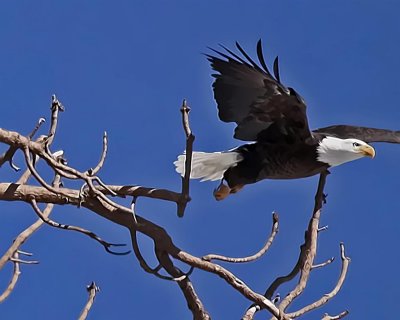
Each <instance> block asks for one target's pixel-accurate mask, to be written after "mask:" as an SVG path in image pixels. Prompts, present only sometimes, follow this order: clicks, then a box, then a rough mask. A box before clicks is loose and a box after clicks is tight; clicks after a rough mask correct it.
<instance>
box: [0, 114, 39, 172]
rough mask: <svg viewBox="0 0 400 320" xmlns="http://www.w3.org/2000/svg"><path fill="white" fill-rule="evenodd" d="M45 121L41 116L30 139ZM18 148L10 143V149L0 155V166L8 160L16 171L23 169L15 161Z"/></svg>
mask: <svg viewBox="0 0 400 320" xmlns="http://www.w3.org/2000/svg"><path fill="white" fill-rule="evenodd" d="M44 122H45V120H44V118H40V119H39V121H38V122H37V123H36V125H35V128H34V129H33V130H32V132H31V133H30V134H29V135H28V138H29V139H32V138H33V136H34V135H35V133H36V132H37V130H39V128H40V126H41V125H42V124H43V123H44ZM17 150H18V147H17V146H15V145H10V147H9V148H8V150H7V151H6V152H4V153H3V154H2V155H1V156H0V168H1V166H2V165H3V164H4V163H5V162H7V161H8V163H9V164H10V166H11V168H13V169H14V171H17V172H18V171H19V170H21V169H20V168H18V167H17V166H16V165H15V164H14V162H13V157H14V154H15V152H16V151H17Z"/></svg>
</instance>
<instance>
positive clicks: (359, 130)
mask: <svg viewBox="0 0 400 320" xmlns="http://www.w3.org/2000/svg"><path fill="white" fill-rule="evenodd" d="M313 132H316V133H321V134H325V135H332V136H335V137H338V138H341V139H348V138H355V139H360V140H362V141H365V142H367V143H369V142H389V143H400V131H394V130H386V129H377V128H368V127H358V126H350V125H334V126H329V127H326V128H320V129H317V130H314V131H313Z"/></svg>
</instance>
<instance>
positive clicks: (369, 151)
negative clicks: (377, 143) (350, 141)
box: [359, 145, 375, 158]
mask: <svg viewBox="0 0 400 320" xmlns="http://www.w3.org/2000/svg"><path fill="white" fill-rule="evenodd" d="M359 150H360V153H362V154H363V155H364V156H367V157H371V158H373V157H375V149H374V148H372V147H371V146H370V145H365V146H361V147H360V149H359Z"/></svg>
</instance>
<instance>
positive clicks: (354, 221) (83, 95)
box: [0, 0, 400, 320]
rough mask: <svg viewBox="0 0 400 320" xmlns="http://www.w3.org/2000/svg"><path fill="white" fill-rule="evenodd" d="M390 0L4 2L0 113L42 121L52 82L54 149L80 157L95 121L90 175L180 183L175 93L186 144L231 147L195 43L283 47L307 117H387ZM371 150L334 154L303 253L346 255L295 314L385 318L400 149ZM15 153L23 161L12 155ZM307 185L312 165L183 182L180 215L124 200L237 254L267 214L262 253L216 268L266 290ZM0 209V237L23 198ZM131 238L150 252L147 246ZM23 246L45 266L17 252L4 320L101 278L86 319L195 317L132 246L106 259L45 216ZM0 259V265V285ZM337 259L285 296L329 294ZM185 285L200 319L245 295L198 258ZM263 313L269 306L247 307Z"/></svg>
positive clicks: (233, 308) (399, 32) (28, 217)
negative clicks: (258, 177) (227, 185)
mask: <svg viewBox="0 0 400 320" xmlns="http://www.w3.org/2000/svg"><path fill="white" fill-rule="evenodd" d="M399 9H400V4H399V3H398V2H397V1H387V0H385V1H334V2H333V1H329V2H328V1H311V0H310V1H280V2H279V3H278V2H276V1H248V2H239V1H237V2H232V1H202V2H197V1H173V0H171V1H113V2H110V1H63V2H62V1H40V0H38V1H34V2H32V1H18V2H11V1H8V2H2V3H1V4H0V44H1V50H0V110H1V115H2V116H1V122H0V126H1V127H2V128H7V129H11V130H17V131H20V132H22V133H28V132H29V131H30V130H31V128H32V127H33V125H34V123H35V121H36V120H37V119H38V118H39V117H42V116H45V117H47V118H48V116H49V105H50V97H51V94H53V93H56V94H57V96H58V98H59V99H60V100H61V101H62V102H63V104H64V105H65V107H66V112H64V113H63V114H62V115H61V116H60V125H59V129H58V132H57V137H56V141H55V143H54V144H53V145H54V148H55V149H59V148H62V149H64V150H65V152H66V157H67V158H68V160H69V163H70V164H71V165H73V166H76V167H77V168H78V169H81V170H86V169H87V168H89V167H92V166H93V164H94V163H96V162H97V160H98V157H99V154H100V151H101V137H102V133H103V131H105V130H106V131H107V132H108V134H109V147H110V150H109V155H108V158H107V161H106V165H105V167H104V169H103V170H102V172H101V175H100V176H101V178H102V179H103V180H104V181H105V182H106V183H110V184H140V185H145V186H152V187H160V188H170V189H172V190H179V188H180V178H179V177H178V176H177V174H176V173H175V171H174V169H173V166H172V162H173V161H174V159H175V157H176V156H177V155H178V154H179V153H180V152H181V151H182V150H183V148H184V139H183V132H182V128H181V125H180V114H179V107H180V103H181V101H182V99H183V98H187V99H188V102H189V104H190V105H191V107H192V112H191V124H192V129H193V131H194V133H195V134H196V142H195V150H202V151H217V150H226V149H229V148H232V147H234V146H236V145H238V144H240V142H239V141H235V140H234V139H233V138H232V129H233V126H232V125H229V124H223V123H221V122H220V121H219V120H218V118H217V114H216V108H215V102H214V101H213V96H212V90H211V83H212V78H211V76H210V74H211V71H210V68H209V65H208V63H207V61H206V59H205V57H204V56H203V55H202V53H204V52H207V46H212V47H216V46H217V45H218V43H222V44H224V45H226V46H229V47H233V46H234V42H235V41H239V42H240V43H241V44H242V45H243V47H245V48H246V49H247V51H248V52H249V53H252V54H254V51H255V50H254V49H255V45H256V42H257V40H258V39H259V38H262V39H263V42H264V52H265V54H266V59H267V61H270V62H271V61H272V59H273V58H274V57H275V55H278V54H279V57H280V67H281V78H282V81H283V82H284V83H285V84H287V85H289V86H292V87H294V88H296V90H297V91H298V92H300V93H301V94H302V96H303V97H304V98H305V100H306V101H307V104H308V116H309V120H310V125H311V127H313V128H316V127H322V126H326V125H330V124H339V123H347V124H359V125H366V126H374V127H382V128H393V129H400V121H399V120H400V106H399V105H398V97H399V95H400V89H399V87H398V74H399V72H400V60H399V56H400V45H399V44H398V39H399V38H400V23H399V20H398V12H399ZM3 150H4V148H1V149H0V151H3ZM376 151H377V157H376V158H375V159H374V160H367V159H362V160H359V161H355V162H353V163H349V164H346V165H343V166H341V167H339V168H335V169H333V170H332V174H331V175H330V176H329V177H328V183H327V187H326V192H327V193H328V204H327V205H326V206H325V208H324V212H323V217H322V223H323V224H327V225H329V231H327V232H324V233H323V234H322V235H321V238H320V246H319V252H318V257H317V262H320V261H324V260H326V259H327V258H329V257H331V256H336V257H337V258H339V242H340V241H344V242H345V244H346V248H347V254H348V255H349V256H350V257H351V259H352V262H351V265H350V270H349V273H348V277H347V280H346V282H345V285H344V287H343V289H342V291H341V292H340V293H339V295H338V296H337V297H336V298H335V299H334V300H333V301H332V302H331V303H329V304H328V305H327V307H326V308H324V309H321V310H318V311H316V312H314V314H313V315H312V316H311V315H310V316H309V318H312V319H320V318H321V315H322V314H323V313H324V312H330V313H332V314H335V313H339V312H340V311H342V310H344V309H349V310H350V311H351V316H350V318H351V319H374V318H380V319H388V318H390V317H392V315H393V314H395V312H397V309H396V307H397V292H398V287H399V286H400V280H399V277H398V276H397V274H398V267H397V266H398V264H399V262H400V254H399V250H398V242H399V240H400V239H399V234H400V215H399V211H400V203H399V201H397V200H398V197H399V190H400V182H399V181H400V170H399V159H400V146H397V145H384V144H378V145H376ZM16 162H17V164H20V165H22V164H23V161H22V158H21V156H18V157H16ZM41 168H42V170H43V167H41ZM0 177H1V181H15V180H16V179H17V178H18V175H16V174H15V173H13V172H12V171H11V170H10V169H9V168H8V167H7V166H5V167H3V168H2V169H1V171H0ZM316 184H317V177H314V178H308V179H302V180H297V181H263V182H261V183H258V184H256V185H252V186H248V187H246V188H245V189H244V190H243V191H241V192H240V193H239V194H238V195H236V196H234V197H230V198H229V199H227V200H226V201H223V202H219V203H217V202H216V201H215V200H214V198H213V197H212V190H213V188H214V187H215V186H216V184H215V183H199V182H197V181H194V182H193V183H192V185H191V188H192V189H191V190H192V197H193V200H192V202H191V203H190V205H189V207H188V209H187V212H186V215H185V217H184V219H178V218H177V217H176V215H175V206H174V205H172V204H169V203H163V202H160V201H154V200H147V199H139V202H138V212H139V214H141V215H143V216H144V217H146V218H148V219H151V220H153V221H155V222H156V223H159V224H160V225H162V226H163V227H165V228H167V230H169V232H170V234H171V236H172V237H173V238H174V239H175V242H176V244H177V245H178V246H180V247H182V248H183V249H185V250H187V251H189V252H191V253H193V254H195V255H199V256H201V255H204V254H207V253H211V252H213V253H222V254H227V255H234V256H240V255H247V254H250V253H253V252H254V251H256V250H257V249H258V248H259V247H260V246H261V245H262V243H263V242H264V240H265V238H266V236H267V234H268V233H269V230H270V226H271V212H272V211H273V210H276V211H278V212H279V213H280V220H281V225H280V232H279V234H278V237H277V239H276V241H275V243H274V244H273V246H272V248H271V249H270V252H269V253H268V254H267V255H266V256H265V257H263V258H262V259H260V260H259V261H257V262H254V263H251V264H249V265H238V266H237V265H235V266H228V267H229V268H230V269H231V270H232V271H234V272H235V273H236V274H237V275H238V276H239V277H240V278H241V279H243V280H244V281H245V282H246V283H247V284H248V285H249V286H250V287H251V288H253V289H254V290H256V291H258V292H263V291H264V290H265V288H266V287H267V286H268V284H269V283H270V282H271V281H272V279H274V278H275V277H277V276H279V275H282V274H285V273H287V272H288V271H289V270H291V268H292V266H293V265H294V263H295V262H296V260H297V255H298V251H299V245H300V244H301V243H302V240H303V234H304V229H305V227H306V224H307V222H308V219H309V217H310V213H311V209H312V206H313V197H314V191H315V189H316ZM67 185H68V183H67ZM70 186H72V187H73V186H75V187H76V185H72V184H70ZM125 204H128V202H125ZM0 210H1V216H2V218H1V221H2V224H1V233H0V250H1V251H4V250H6V248H7V247H8V245H9V244H10V243H11V241H12V239H13V237H15V236H16V234H17V233H19V232H20V231H21V230H23V229H24V228H25V227H27V226H28V225H29V224H30V223H32V222H33V221H34V220H35V219H36V216H35V214H34V213H33V212H32V210H31V209H30V207H29V206H28V205H27V204H17V203H0ZM53 218H54V219H55V220H57V221H60V222H64V223H71V224H77V225H80V226H83V227H86V228H89V229H91V230H93V231H95V232H97V233H98V234H99V235H101V236H103V237H104V238H105V239H108V240H110V241H114V242H125V243H128V244H129V234H128V232H127V231H126V230H124V229H122V228H120V227H118V226H116V225H113V224H111V223H110V222H108V221H106V220H104V219H102V218H101V217H98V216H96V215H95V214H93V213H91V212H89V211H87V210H85V209H80V210H78V209H76V208H73V207H60V208H56V209H55V210H54V213H53ZM141 240H142V242H141V245H142V248H143V252H144V253H145V254H146V256H147V257H148V259H149V260H150V261H153V262H154V258H153V257H152V255H151V252H152V244H151V242H150V241H148V239H145V238H143V239H141ZM23 249H25V250H27V251H32V252H33V253H34V254H35V258H36V259H38V260H40V262H41V263H40V264H39V265H37V266H22V275H21V278H20V281H19V283H18V285H17V288H16V290H15V291H14V293H13V294H12V295H11V297H10V298H9V299H8V300H7V301H6V302H5V303H3V304H2V305H1V306H0V318H2V319H25V318H28V317H29V318H30V319H54V318H57V319H59V320H63V319H73V318H76V317H77V315H78V314H79V313H80V311H81V308H82V306H83V304H84V303H85V301H86V296H87V294H86V291H85V289H84V288H85V285H86V284H88V283H90V282H91V281H93V280H94V281H96V282H97V283H98V285H99V286H100V287H101V288H102V291H101V293H100V294H99V295H98V297H97V299H96V302H95V306H94V307H93V310H92V312H91V315H90V319H111V318H113V319H116V318H120V319H129V318H130V319H133V318H141V317H146V318H148V319H190V318H191V315H190V313H189V312H188V310H187V307H186V303H185V301H184V299H183V297H182V294H181V292H180V290H179V288H178V286H177V285H175V284H174V283H170V282H163V281H161V280H159V279H156V278H154V277H153V276H151V275H148V274H146V273H145V272H144V271H142V270H141V268H140V267H139V265H138V263H137V261H136V260H135V258H134V256H133V255H132V254H131V255H128V256H123V257H116V256H111V255H108V254H106V253H105V252H104V250H103V249H102V247H100V246H98V245H97V244H96V243H94V242H93V241H91V240H90V239H87V238H85V237H83V236H82V235H80V234H75V233H71V232H63V231H60V230H54V229H50V228H49V227H43V228H42V229H41V230H40V232H39V233H37V234H35V235H34V236H33V237H32V238H31V240H29V242H28V243H27V244H26V245H24V247H23ZM10 270H11V266H9V267H8V268H5V269H3V270H2V272H1V273H0V286H1V287H2V288H3V287H4V286H5V285H6V283H7V282H8V280H9V277H10ZM339 270H340V263H339V259H337V261H336V262H335V263H334V264H332V265H330V266H329V267H326V268H324V269H322V270H316V271H314V272H313V273H312V276H311V280H310V282H309V286H308V287H307V290H306V292H305V294H304V295H303V296H302V297H301V298H300V299H299V301H298V302H296V306H297V307H301V306H303V305H304V304H307V303H309V302H311V301H314V300H315V299H317V298H319V297H320V296H321V294H323V293H326V292H328V291H330V290H331V288H332V287H333V286H334V284H335V281H336V279H337V276H338V274H339ZM192 281H193V283H194V285H195V287H196V288H197V291H198V294H199V295H200V297H201V298H202V300H203V302H204V304H205V306H206V308H207V310H208V311H209V312H210V313H211V315H212V316H213V318H214V319H238V318H239V317H240V316H242V314H243V312H244V310H245V309H246V307H247V306H248V305H249V303H248V302H247V301H246V300H245V299H244V298H242V297H241V296H240V295H239V294H238V293H236V292H235V291H234V290H233V289H231V288H230V287H229V286H228V285H227V284H225V283H224V282H223V281H222V280H221V279H219V278H217V277H215V276H212V275H208V274H206V273H204V272H202V271H195V272H194V274H193V276H192ZM287 290H288V287H287V286H285V287H282V288H281V289H280V290H279V292H280V294H281V295H285V294H286V293H287ZM382 306H384V307H382ZM264 318H265V313H264V314H262V313H260V315H259V316H258V317H257V319H264ZM307 319H308V317H307Z"/></svg>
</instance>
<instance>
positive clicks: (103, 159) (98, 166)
mask: <svg viewBox="0 0 400 320" xmlns="http://www.w3.org/2000/svg"><path fill="white" fill-rule="evenodd" d="M107 150H108V139H107V132H106V131H104V135H103V151H102V153H101V157H100V161H99V163H98V164H97V166H96V167H95V168H94V169H93V170H91V173H92V175H93V176H95V175H96V174H97V173H98V172H99V171H100V169H101V168H102V167H103V165H104V161H105V160H106V156H107Z"/></svg>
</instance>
